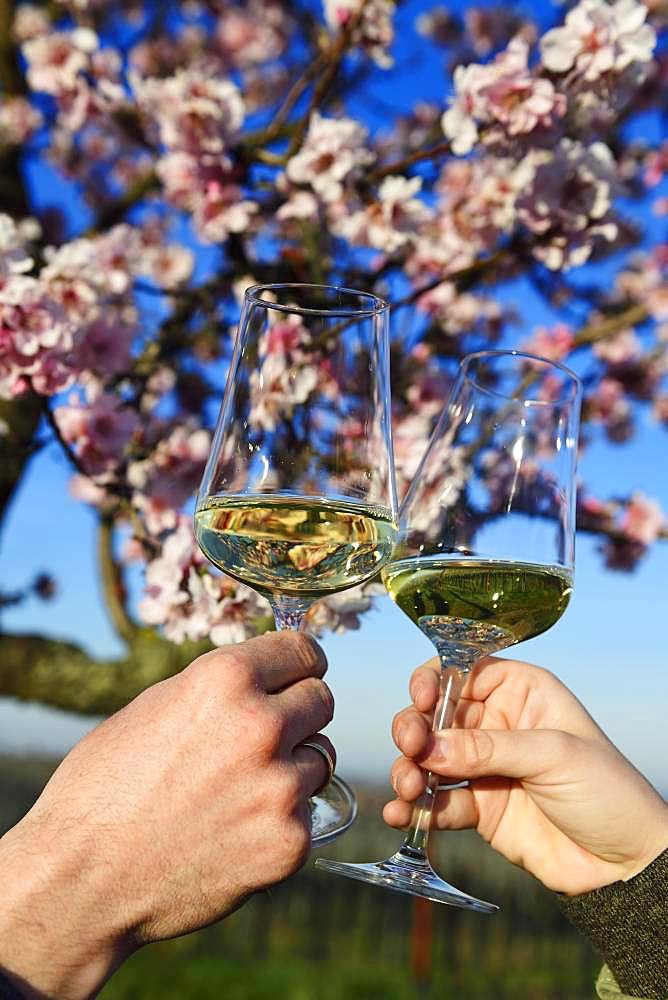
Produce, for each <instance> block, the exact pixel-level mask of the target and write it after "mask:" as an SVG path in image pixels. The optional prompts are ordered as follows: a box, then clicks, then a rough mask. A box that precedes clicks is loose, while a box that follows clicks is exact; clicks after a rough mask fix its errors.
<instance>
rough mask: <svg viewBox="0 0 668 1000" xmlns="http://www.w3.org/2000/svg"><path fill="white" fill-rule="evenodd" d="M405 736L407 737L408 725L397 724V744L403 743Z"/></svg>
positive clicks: (395, 734)
mask: <svg viewBox="0 0 668 1000" xmlns="http://www.w3.org/2000/svg"><path fill="white" fill-rule="evenodd" d="M405 735H406V723H405V722H397V723H396V725H395V727H394V738H395V740H396V742H397V743H401V742H402V740H403V738H404V736H405Z"/></svg>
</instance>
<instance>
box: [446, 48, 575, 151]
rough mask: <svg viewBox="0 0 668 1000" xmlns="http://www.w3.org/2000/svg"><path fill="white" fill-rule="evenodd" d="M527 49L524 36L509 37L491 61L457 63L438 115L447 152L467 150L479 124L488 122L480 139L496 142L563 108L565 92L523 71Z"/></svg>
mask: <svg viewBox="0 0 668 1000" xmlns="http://www.w3.org/2000/svg"><path fill="white" fill-rule="evenodd" d="M528 52H529V47H528V45H527V44H526V42H525V41H523V40H522V39H521V38H514V39H513V40H512V41H511V43H510V45H509V46H508V48H507V49H506V50H505V52H502V53H500V55H498V56H497V57H496V59H495V60H494V62H492V63H488V64H485V65H478V64H476V63H473V64H471V65H470V66H458V67H457V69H456V70H455V96H454V98H453V101H452V103H451V106H450V108H449V109H448V110H447V111H446V112H445V114H444V115H443V119H442V125H443V131H444V132H445V135H446V136H447V137H448V138H449V139H450V140H451V144H452V151H453V153H457V154H463V153H468V152H470V150H471V149H472V148H473V146H474V145H475V143H476V142H477V140H478V127H479V125H481V126H494V128H492V131H491V133H490V134H489V135H488V136H487V137H486V140H485V141H487V142H496V141H498V140H499V139H503V137H504V136H507V137H512V136H517V135H522V134H527V133H529V132H533V131H534V129H536V128H538V127H543V128H545V127H547V126H549V125H551V124H552V123H553V121H554V120H555V119H556V118H561V117H563V115H564V114H565V113H566V98H565V96H564V95H563V94H560V93H557V91H556V90H555V89H554V86H553V85H552V83H551V82H550V81H549V80H544V79H541V78H539V77H535V76H534V75H533V74H532V73H531V72H530V71H529V68H528V62H527V60H528ZM498 128H500V129H501V132H498Z"/></svg>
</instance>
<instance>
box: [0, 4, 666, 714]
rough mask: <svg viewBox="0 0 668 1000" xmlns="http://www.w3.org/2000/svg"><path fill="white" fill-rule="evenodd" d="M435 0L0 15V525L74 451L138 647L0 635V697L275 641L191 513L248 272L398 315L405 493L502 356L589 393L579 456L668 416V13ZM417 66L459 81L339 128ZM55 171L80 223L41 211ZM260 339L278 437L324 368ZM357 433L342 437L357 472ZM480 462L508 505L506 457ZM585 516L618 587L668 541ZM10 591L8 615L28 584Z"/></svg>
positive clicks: (75, 698) (90, 697)
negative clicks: (667, 137)
mask: <svg viewBox="0 0 668 1000" xmlns="http://www.w3.org/2000/svg"><path fill="white" fill-rule="evenodd" d="M426 6H427V5H422V7H421V10H422V13H420V15H419V16H418V18H417V21H416V22H415V23H414V24H412V23H409V22H408V21H407V19H406V9H405V7H404V6H402V5H401V4H397V5H395V4H394V3H393V2H392V0H324V4H323V5H322V7H321V6H320V5H319V4H317V3H315V2H306V0H305V2H304V3H292V2H287V0H285V2H284V0H246V2H234V0H187V2H182V3H178V2H171V0H165V2H161V3H141V2H139V0H52V2H49V3H21V4H14V3H11V2H9V0H0V87H1V91H2V92H1V94H0V160H1V168H2V169H1V170H0V213H1V214H0V516H2V515H3V514H4V513H6V511H7V508H8V505H9V503H10V501H11V498H12V496H13V494H14V492H15V491H16V489H17V487H18V485H19V483H20V481H21V477H22V476H23V474H24V472H25V470H26V467H27V465H28V463H29V461H30V459H31V457H32V456H33V455H34V454H35V453H37V452H39V450H40V448H42V447H44V445H45V444H47V443H49V442H51V441H53V440H55V441H56V442H57V443H58V445H59V446H60V447H61V448H62V449H63V451H64V453H65V454H66V456H67V458H68V459H69V461H70V462H71V465H72V490H73V491H74V493H75V495H76V496H77V497H78V498H79V499H80V500H81V502H82V503H86V504H90V505H92V506H93V507H95V508H96V510H97V511H98V515H99V533H100V534H99V546H98V549H99V561H100V573H101V577H102V580H103V584H104V590H105V594H106V599H107V602H108V607H109V612H110V615H111V617H112V620H113V622H114V625H115V627H116V628H117V630H118V633H119V635H120V636H122V637H123V639H124V640H125V641H126V643H127V647H128V654H127V657H126V658H125V659H124V660H122V661H118V662H114V663H99V662H95V661H92V660H91V659H90V658H89V657H88V656H87V655H86V654H85V653H84V651H83V650H81V649H79V648H78V647H76V646H74V645H72V644H68V643H62V642H56V641H54V640H50V639H47V638H45V637H41V636H36V635H14V634H5V635H4V636H1V637H0V692H2V693H5V694H13V695H16V696H18V697H24V698H35V699H41V700H43V701H45V702H49V703H52V704H57V705H61V706H64V707H70V708H77V709H79V710H82V711H96V712H104V711H108V710H110V709H113V708H114V707H116V706H117V705H118V704H119V703H121V702H123V701H125V700H126V699H127V698H129V697H131V696H132V695H133V694H135V693H136V692H137V691H138V690H139V689H141V688H142V687H143V686H145V685H146V684H148V683H150V682H152V681H154V680H157V679H159V678H160V677H162V676H165V675H166V674H169V673H172V672H173V671H175V670H177V669H179V668H180V667H181V666H182V665H183V663H184V662H185V661H186V660H187V659H188V658H189V657H191V656H192V655H193V653H194V652H196V651H197V650H199V649H201V648H203V646H205V645H206V644H208V643H210V642H216V643H217V642H225V641H230V640H237V639H241V638H243V637H245V636H247V635H250V634H252V633H253V632H254V631H257V630H261V629H263V628H266V627H268V617H267V608H266V606H265V605H264V604H263V602H262V601H261V600H260V599H259V598H257V597H256V596H255V595H254V594H253V593H251V592H250V591H248V590H246V589H244V588H243V587H240V586H238V585H237V584H236V583H234V582H233V581H231V580H230V579H228V578H226V577H224V576H221V575H220V574H216V573H215V572H213V571H211V570H210V569H209V568H208V567H207V566H206V565H205V563H204V560H203V558H202V556H201V555H200V554H199V552H198V550H197V548H196V546H195V544H194V541H193V535H192V530H191V524H190V518H189V516H187V514H186V513H184V507H185V506H187V503H188V501H189V499H190V498H191V496H192V494H193V491H194V490H195V489H196V487H197V484H198V480H199V478H200V476H201V473H202V470H203V465H204V462H205V459H206V456H207V451H208V448H209V443H210V432H211V427H212V421H213V420H214V419H215V412H216V409H217V404H218V402H219V400H220V393H221V385H222V379H223V376H224V372H225V368H226V365H227V362H228V361H229V357H230V349H231V343H232V339H233V334H234V323H235V321H236V318H237V316H238V310H239V303H240V298H241V296H242V294H243V290H244V288H245V287H247V286H248V285H249V284H252V283H255V282H267V281H315V282H322V281H329V282H334V283H342V284H346V285H348V286H352V287H357V288H364V289H367V290H373V291H376V292H379V293H380V294H383V295H385V296H387V297H388V298H390V299H391V300H392V302H393V304H394V312H393V387H394V433H395V447H396V459H397V471H398V478H399V487H400V490H404V489H405V487H406V485H407V483H408V482H409V481H410V479H411V476H412V475H413V473H414V472H415V469H416V466H417V462H418V460H419V457H420V455H421V453H422V451H423V449H424V446H425V443H426V441H427V438H428V436H429V433H430V431H431V429H432V427H433V424H434V421H435V418H436V417H437V415H438V413H439V410H440V409H441V406H442V404H443V399H444V395H445V393H446V392H447V388H448V385H449V383H450V380H451V377H452V373H453V370H454V368H455V367H456V362H457V359H458V358H460V357H461V356H462V355H463V354H464V353H466V352H468V351H470V350H472V349H477V348H480V347H483V346H486V345H499V344H504V345H508V344H512V345H513V346H517V347H522V348H524V349H526V350H529V351H532V352H535V353H539V354H542V355H545V356H547V357H549V358H553V359H559V360H564V361H565V362H566V363H568V364H571V365H573V366H574V367H576V368H577V369H578V370H579V371H580V372H581V373H583V375H584V378H585V385H586V402H585V411H584V434H583V445H582V446H583V448H585V447H586V445H587V443H588V442H589V441H591V440H595V439H597V438H599V437H600V436H601V435H603V436H605V437H607V438H608V439H609V440H610V441H612V442H623V441H627V440H628V439H629V438H631V437H632V436H633V434H634V433H635V430H636V425H637V424H638V417H639V415H642V417H643V420H644V419H645V417H646V414H647V413H651V415H652V417H653V418H654V420H655V421H657V422H658V423H661V424H664V425H666V424H668V393H667V392H666V388H665V381H664V376H665V372H666V359H667V354H666V350H667V344H668V284H667V283H666V277H667V275H668V243H665V242H661V241H660V239H659V237H658V235H657V234H658V233H659V231H660V228H661V219H662V216H665V215H666V214H668V197H666V194H665V192H666V191H667V190H668V186H667V184H666V180H665V176H666V172H667V171H668V143H663V145H661V144H658V145H652V144H651V143H650V142H648V141H647V140H644V139H642V138H640V136H641V135H642V134H643V128H644V125H643V123H644V124H645V125H646V124H647V123H648V122H650V123H651V122H654V123H656V122H657V121H659V122H660V121H661V120H662V119H661V115H662V114H663V115H665V109H666V102H667V100H668V51H667V49H666V46H665V44H663V42H662V39H661V29H662V28H664V27H665V25H666V23H667V21H668V8H667V7H666V5H665V3H664V2H663V0H649V2H648V4H644V3H641V2H640V0H616V2H612V3H608V2H606V0H580V2H579V3H575V4H572V5H571V4H568V3H567V4H565V5H560V6H559V7H555V8H554V10H552V11H547V9H546V10H545V11H543V12H542V14H543V15H545V16H546V17H548V18H549V19H550V25H551V26H549V27H547V28H546V27H545V25H544V24H543V25H542V27H541V26H540V25H538V24H534V23H532V22H531V21H529V20H526V19H524V18H523V17H520V16H519V15H517V14H516V13H514V12H513V9H512V5H504V6H499V7H498V8H493V7H492V8H490V7H485V8H477V7H475V6H471V7H469V8H468V9H466V10H463V11H462V9H461V6H460V5H453V7H452V9H451V10H448V9H446V8H444V7H441V6H433V8H431V9H428V10H427V11H426V12H425V7H426ZM402 19H403V20H402ZM399 23H401V44H400V45H399V44H398V42H397V38H395V34H397V25H398V24H399ZM409 36H410V37H409ZM425 46H431V47H434V46H436V47H440V49H441V50H442V53H441V62H442V65H444V66H445V67H446V69H444V71H443V77H442V81H441V82H440V83H439V87H438V97H437V99H436V100H435V101H434V102H433V103H429V102H427V101H424V100H419V101H416V103H415V104H414V106H413V108H412V109H407V110H406V111H405V113H402V114H400V115H397V114H394V113H393V111H392V107H391V105H390V106H388V107H387V108H386V109H385V111H384V120H383V126H382V129H379V130H376V131H375V133H374V131H373V130H372V129H371V127H370V125H369V116H368V115H367V119H366V120H365V119H364V118H361V117H360V114H359V112H358V113H357V114H355V113H354V112H353V111H352V110H351V108H353V107H354V108H360V107H362V106H363V99H364V97H365V95H366V96H367V97H368V98H369V100H372V99H373V100H377V98H375V97H373V98H372V97H371V96H370V95H371V89H373V87H375V88H376V90H375V91H374V93H377V90H378V78H379V76H381V75H382V74H385V75H386V76H385V79H386V80H387V81H388V82H390V83H391V81H392V76H393V74H394V73H397V72H399V70H400V67H399V66H398V63H400V62H401V61H402V60H406V59H410V58H412V56H411V53H415V52H417V54H418V58H419V54H420V48H421V47H425ZM371 85H373V87H372V86H371ZM370 87H371V89H370ZM376 118H377V110H376ZM373 120H375V119H373ZM648 128H649V127H648ZM649 131H654V132H656V131H657V129H656V128H653V129H649ZM658 132H659V134H660V133H661V129H658ZM54 174H57V175H59V177H60V179H61V181H60V183H61V185H62V183H63V181H64V182H66V183H67V184H69V187H70V190H71V193H72V197H71V199H69V201H71V202H72V203H75V202H76V204H77V205H78V207H77V208H75V209H70V208H68V209H67V210H65V209H63V208H59V207H58V206H54V205H51V204H45V200H44V198H43V197H42V198H40V197H39V189H40V185H46V186H48V184H49V178H50V177H53V175H54ZM68 204H69V202H68ZM601 275H604V280H603V279H602V278H601ZM527 285H530V286H531V287H532V288H533V290H534V293H535V294H536V295H537V296H540V297H541V298H542V299H543V300H544V304H545V307H546V309H548V310H549V315H552V316H553V317H554V322H553V323H552V325H548V326H540V327H536V328H533V329H532V328H531V326H530V325H529V326H528V327H527V326H526V325H525V326H524V329H522V317H521V316H520V315H518V314H517V312H516V311H514V310H512V309H511V308H510V307H509V306H508V305H507V303H508V301H509V299H510V298H512V295H509V294H508V290H510V292H512V290H513V289H518V288H520V287H526V286H527ZM499 290H503V291H505V294H498V292H499ZM267 350H268V354H267V357H266V358H265V359H264V361H263V373H262V374H263V383H264V385H265V386H267V385H270V387H271V392H270V393H269V394H266V393H265V394H263V396H262V398H259V397H258V400H257V402H256V404H253V406H252V410H251V415H252V419H253V420H254V421H255V422H256V424H257V426H258V427H260V428H262V429H264V430H271V428H272V426H273V425H274V422H275V421H276V420H277V419H278V417H279V416H280V414H281V413H285V412H289V411H290V408H291V407H292V406H294V405H295V404H296V403H303V402H305V401H307V400H308V398H309V394H310V392H311V391H312V389H313V387H314V385H315V384H316V382H317V381H318V378H317V376H316V368H315V366H318V365H321V364H325V363H326V362H325V361H324V360H323V359H322V358H318V356H317V354H316V353H313V352H312V351H311V350H310V349H309V345H308V343H306V341H305V339H304V337H303V335H302V331H301V330H300V328H299V323H298V322H296V321H295V322H286V323H281V324H277V326H276V327H275V328H274V329H273V330H272V331H271V335H270V337H269V341H268V348H267ZM337 391H343V387H341V386H339V387H337V386H336V385H334V384H333V385H332V393H333V394H334V395H335V394H336V393H337ZM251 403H253V401H252V400H251ZM360 433H361V429H360V428H359V427H357V426H355V424H354V422H352V421H351V423H350V427H349V436H350V450H351V454H354V450H355V437H356V435H359V434H360ZM456 457H457V456H456V455H451V456H450V457H449V461H450V463H451V465H452V466H453V467H452V468H451V470H450V472H451V478H450V484H451V489H450V493H454V494H456V493H457V491H458V490H461V489H464V488H465V478H466V477H465V475H463V474H462V470H461V469H457V468H456V467H455V466H456V464H457V463H456ZM486 467H487V469H488V487H489V489H490V491H492V492H493V491H494V489H495V484H499V486H498V488H499V489H500V488H501V487H502V481H503V477H504V475H506V470H505V468H504V465H503V461H502V456H494V455H489V456H487V458H486ZM351 475H355V470H354V467H353V466H352V465H351ZM578 516H579V527H580V529H581V530H582V531H584V532H589V533H595V534H596V535H598V536H599V537H600V551H601V555H602V558H603V560H604V561H605V563H606V565H607V566H609V567H610V568H613V569H632V568H633V567H634V566H635V565H636V564H637V563H638V562H639V561H640V560H641V559H642V557H643V555H644V553H645V552H646V550H647V549H648V547H649V546H651V545H652V544H654V543H655V542H657V540H658V539H660V538H665V537H666V536H667V534H668V531H667V526H666V520H665V518H664V514H663V512H662V511H661V509H660V507H659V505H658V503H657V502H656V501H655V500H653V499H652V498H651V497H650V496H647V495H645V494H644V493H642V492H632V493H630V494H628V495H620V496H616V497H614V498H613V499H609V498H605V497H602V498H599V497H597V496H596V493H595V484H592V485H591V487H590V486H589V485H584V484H582V485H581V490H580V500H579V514H578ZM137 562H139V563H140V564H142V565H143V567H144V572H145V594H144V597H143V598H142V600H141V601H140V603H139V606H138V609H137V613H138V617H136V618H135V613H134V612H133V611H131V610H130V609H129V608H128V606H127V600H126V596H125V593H126V589H125V586H124V575H125V573H126V571H127V566H128V565H129V564H131V563H137ZM5 586H6V587H8V589H6V590H5V591H4V592H3V594H2V595H1V596H0V603H2V604H5V605H10V604H12V603H14V602H17V601H19V600H21V599H24V598H27V597H28V596H29V595H28V594H27V593H22V592H14V593H12V592H11V589H10V587H11V582H9V586H8V584H7V583H6V584H5ZM52 589H53V585H52V583H51V581H50V579H49V578H47V577H42V578H40V579H39V580H38V581H36V582H35V585H34V588H33V590H34V591H36V592H37V593H38V594H41V595H42V596H49V594H50V593H51V592H52ZM371 599H372V595H371V591H370V590H369V589H368V588H367V590H366V591H362V592H360V591H355V592H352V593H346V594H343V595H339V596H337V597H335V598H333V599H331V600H329V601H327V602H323V603H321V604H320V606H319V607H318V609H317V610H316V612H315V616H316V617H315V620H314V623H313V624H314V627H316V628H318V629H321V630H323V629H328V628H334V629H340V628H351V627H352V628H354V627H356V625H357V624H358V621H359V616H360V615H361V614H363V613H364V611H365V610H367V609H368V607H369V605H370V602H371Z"/></svg>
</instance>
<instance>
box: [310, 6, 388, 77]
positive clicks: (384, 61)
mask: <svg viewBox="0 0 668 1000" xmlns="http://www.w3.org/2000/svg"><path fill="white" fill-rule="evenodd" d="M323 5H324V8H325V20H326V21H327V24H328V26H329V28H330V29H332V30H333V31H338V30H339V29H340V28H342V27H344V26H345V25H346V24H347V23H348V21H349V20H350V18H351V17H353V16H354V15H355V14H356V13H357V12H358V11H359V9H360V5H361V0H323ZM393 14H394V4H393V3H392V2H391V0H366V2H365V4H364V12H363V14H362V20H361V23H360V25H359V27H358V29H357V31H356V32H355V33H354V34H353V42H354V44H355V45H360V46H361V47H362V48H363V49H364V50H365V51H366V52H367V53H368V54H369V56H370V57H371V58H372V59H373V60H374V62H375V63H377V64H378V65H379V66H382V67H383V69H388V68H389V67H390V66H392V65H393V59H392V57H391V56H390V55H389V53H388V51H387V50H388V48H389V46H390V45H391V44H392V41H393V39H394V26H393V24H392V15H393Z"/></svg>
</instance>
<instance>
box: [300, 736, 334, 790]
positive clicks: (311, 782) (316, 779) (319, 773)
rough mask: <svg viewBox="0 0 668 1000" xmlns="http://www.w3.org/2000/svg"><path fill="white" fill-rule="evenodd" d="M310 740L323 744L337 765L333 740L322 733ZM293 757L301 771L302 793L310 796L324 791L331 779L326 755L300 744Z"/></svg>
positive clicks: (309, 740) (309, 739)
mask: <svg viewBox="0 0 668 1000" xmlns="http://www.w3.org/2000/svg"><path fill="white" fill-rule="evenodd" d="M308 742H309V743H317V744H318V745H319V746H321V747H322V748H323V750H324V751H325V752H326V753H327V754H329V756H330V757H331V760H332V764H333V766H334V767H336V750H335V749H334V745H333V744H332V742H331V740H328V739H327V737H326V736H323V734H322V733H316V734H315V735H314V736H309V737H308ZM292 758H293V760H294V762H295V765H296V768H297V771H298V772H299V777H300V782H301V789H302V793H303V794H304V795H305V796H306V797H310V796H311V795H316V794H317V793H318V792H320V791H322V789H323V788H324V787H325V785H326V784H327V783H328V782H329V779H330V766H329V763H328V762H327V759H326V758H325V756H324V755H323V754H321V753H319V752H318V751H317V750H314V749H313V748H312V747H305V746H303V745H301V744H299V745H297V746H296V747H295V749H294V751H293V754H292Z"/></svg>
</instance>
